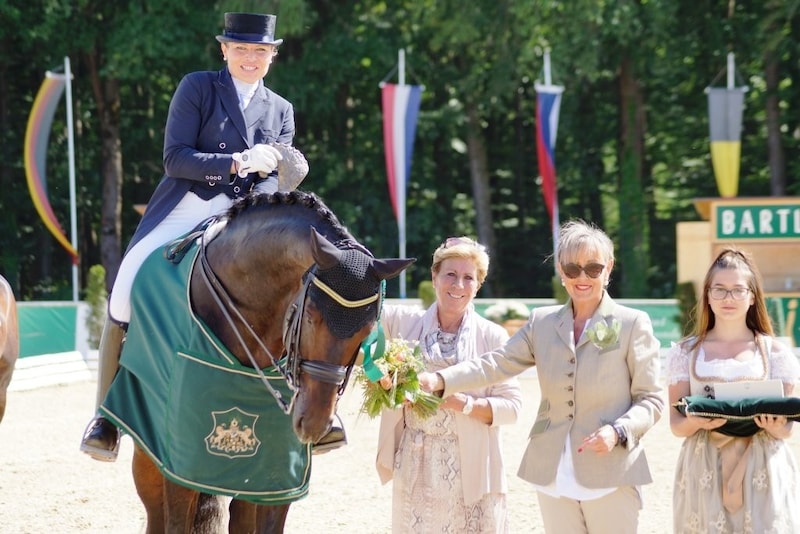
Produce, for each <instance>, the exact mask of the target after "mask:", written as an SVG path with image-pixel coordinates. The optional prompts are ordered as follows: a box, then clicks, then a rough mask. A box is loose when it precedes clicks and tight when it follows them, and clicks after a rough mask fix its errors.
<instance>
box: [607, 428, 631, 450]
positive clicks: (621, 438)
mask: <svg viewBox="0 0 800 534" xmlns="http://www.w3.org/2000/svg"><path fill="white" fill-rule="evenodd" d="M611 428H613V429H614V432H616V433H617V445H621V446H622V447H624V446H625V445H626V444H627V443H628V434H627V433H626V432H625V428H623V427H622V425H611Z"/></svg>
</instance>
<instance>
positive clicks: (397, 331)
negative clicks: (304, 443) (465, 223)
mask: <svg viewBox="0 0 800 534" xmlns="http://www.w3.org/2000/svg"><path fill="white" fill-rule="evenodd" d="M488 268H489V256H488V255H487V254H486V251H485V250H484V247H483V246H481V245H480V244H478V243H476V242H475V241H473V240H472V239H469V238H466V237H457V238H450V239H448V240H447V241H445V242H444V243H443V244H442V245H441V246H440V247H438V248H437V249H436V251H435V252H434V254H433V265H432V266H431V278H432V280H433V287H434V289H435V291H436V302H434V303H433V304H432V305H431V306H430V307H429V308H428V309H427V310H419V309H416V308H412V307H409V306H386V307H385V308H384V310H383V313H382V315H381V322H382V324H383V326H384V329H385V331H386V336H387V338H402V339H405V340H408V341H419V347H420V349H421V352H422V355H423V359H424V361H425V368H426V369H428V370H431V371H436V370H438V369H442V368H444V367H447V366H449V365H453V364H454V363H457V362H459V361H465V360H470V359H473V358H478V357H479V356H480V355H481V354H483V353H484V352H486V351H489V350H492V349H494V348H496V347H499V346H501V345H502V344H503V343H504V342H505V341H506V340H507V339H508V333H507V332H506V331H505V329H504V328H503V327H501V326H500V325H498V324H495V323H492V322H490V321H488V320H486V319H484V318H483V317H481V316H480V315H478V314H477V313H476V312H475V309H474V306H473V304H472V300H473V299H474V298H475V295H476V293H477V292H478V289H480V286H481V284H483V281H484V279H485V278H486V274H487V271H488ZM521 406H522V393H521V391H520V388H519V384H518V382H517V380H516V379H513V378H512V379H508V380H505V381H502V382H499V383H498V384H495V385H491V386H489V385H486V386H481V387H476V388H466V390H465V391H464V392H463V393H455V394H454V395H452V396H450V397H447V398H445V399H444V401H443V402H442V404H440V405H439V409H438V410H437V411H436V413H435V414H434V415H433V416H431V417H429V418H427V419H421V418H420V417H418V416H416V414H415V413H414V411H413V410H406V409H397V410H384V412H383V413H382V414H381V429H380V435H379V438H378V439H379V441H378V455H377V461H376V467H377V469H378V475H379V476H380V478H381V482H382V483H384V484H385V483H387V482H388V481H389V480H393V485H392V532H394V533H395V534H398V533H408V534H412V533H413V534H415V533H418V532H425V533H431V534H437V533H444V532H469V533H473V534H502V533H504V532H508V523H507V520H506V515H507V514H506V493H507V491H508V486H507V482H506V473H505V466H504V464H503V454H502V446H501V442H500V425H505V424H511V423H514V422H516V420H517V417H518V415H519V411H520V408H521Z"/></svg>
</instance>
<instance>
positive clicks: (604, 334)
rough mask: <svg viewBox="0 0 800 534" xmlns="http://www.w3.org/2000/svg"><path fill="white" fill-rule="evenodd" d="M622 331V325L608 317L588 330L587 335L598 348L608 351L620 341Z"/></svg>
mask: <svg viewBox="0 0 800 534" xmlns="http://www.w3.org/2000/svg"><path fill="white" fill-rule="evenodd" d="M620 329H622V324H621V323H620V322H619V321H618V320H616V319H611V318H610V317H606V318H605V319H604V320H602V321H600V322H599V323H597V324H595V325H594V326H592V327H591V328H590V329H589V330H587V331H586V335H587V336H588V337H589V341H591V342H592V343H594V344H595V346H596V347H597V348H599V349H607V348H609V347H612V346H614V345H615V344H616V343H617V342H618V341H619V331H620Z"/></svg>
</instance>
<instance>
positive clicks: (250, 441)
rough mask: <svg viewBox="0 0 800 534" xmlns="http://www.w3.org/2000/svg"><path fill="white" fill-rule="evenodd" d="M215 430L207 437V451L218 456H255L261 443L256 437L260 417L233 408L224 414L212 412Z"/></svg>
mask: <svg viewBox="0 0 800 534" xmlns="http://www.w3.org/2000/svg"><path fill="white" fill-rule="evenodd" d="M211 416H212V417H213V419H214V428H213V430H212V431H211V433H210V434H209V435H208V436H206V440H205V441H206V450H207V451H208V452H209V453H210V454H214V455H217V456H227V457H228V458H247V457H249V456H255V454H256V452H257V451H258V447H259V445H261V441H260V440H259V439H258V438H257V437H256V434H255V426H256V421H257V420H258V415H255V414H250V413H247V412H243V411H242V410H240V409H239V408H231V409H230V410H226V411H224V412H211Z"/></svg>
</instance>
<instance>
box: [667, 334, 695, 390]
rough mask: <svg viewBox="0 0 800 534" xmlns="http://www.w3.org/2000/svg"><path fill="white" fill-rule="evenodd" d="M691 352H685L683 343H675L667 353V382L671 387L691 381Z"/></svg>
mask: <svg viewBox="0 0 800 534" xmlns="http://www.w3.org/2000/svg"><path fill="white" fill-rule="evenodd" d="M690 355H691V352H690V351H687V350H684V344H683V343H673V344H672V346H671V347H670V349H669V351H667V380H668V384H669V385H670V386H672V385H675V384H677V383H678V382H688V381H689V359H690V358H689V356H690Z"/></svg>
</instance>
